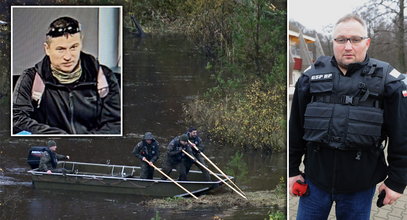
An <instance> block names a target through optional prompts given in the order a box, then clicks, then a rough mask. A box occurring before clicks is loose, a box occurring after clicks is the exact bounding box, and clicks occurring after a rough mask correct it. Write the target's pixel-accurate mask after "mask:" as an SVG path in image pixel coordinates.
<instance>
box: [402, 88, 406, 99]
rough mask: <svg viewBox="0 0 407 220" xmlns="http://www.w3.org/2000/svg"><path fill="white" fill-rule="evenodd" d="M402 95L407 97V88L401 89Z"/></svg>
mask: <svg viewBox="0 0 407 220" xmlns="http://www.w3.org/2000/svg"><path fill="white" fill-rule="evenodd" d="M401 95H402V96H403V97H404V98H406V97H407V90H403V91H401Z"/></svg>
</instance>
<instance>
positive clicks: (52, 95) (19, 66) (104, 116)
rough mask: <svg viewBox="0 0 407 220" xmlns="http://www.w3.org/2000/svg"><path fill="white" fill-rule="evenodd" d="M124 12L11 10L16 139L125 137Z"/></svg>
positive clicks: (113, 9) (117, 9)
mask: <svg viewBox="0 0 407 220" xmlns="http://www.w3.org/2000/svg"><path fill="white" fill-rule="evenodd" d="M122 11H123V10H122V6H12V7H11V83H10V85H11V97H12V102H11V125H10V126H11V136H18V137H23V136H24V137H30V136H122V135H123V91H122V85H123V83H122V81H123V77H122V76H123V73H122V71H123V65H122V57H123V49H122V47H123V46H122V45H123V18H122V15H123V13H122Z"/></svg>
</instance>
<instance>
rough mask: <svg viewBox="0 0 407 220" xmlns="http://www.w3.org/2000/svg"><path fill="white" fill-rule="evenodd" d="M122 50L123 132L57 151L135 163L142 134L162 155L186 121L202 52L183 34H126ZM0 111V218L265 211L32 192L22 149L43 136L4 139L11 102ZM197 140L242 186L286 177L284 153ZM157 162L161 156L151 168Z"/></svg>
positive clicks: (205, 82)
mask: <svg viewBox="0 0 407 220" xmlns="http://www.w3.org/2000/svg"><path fill="white" fill-rule="evenodd" d="M124 49H125V50H124V65H125V66H124V75H123V90H124V94H123V95H124V108H123V109H124V136H123V137H109V138H102V137H95V138H88V137H86V138H55V140H56V142H57V143H58V146H59V147H58V152H59V153H61V154H65V155H70V157H71V159H72V160H74V161H80V162H92V163H106V161H108V160H109V161H110V163H111V164H125V165H139V161H138V160H136V159H135V157H134V156H133V155H131V151H132V150H133V147H134V145H135V144H136V143H137V142H138V141H139V140H140V138H141V136H142V135H143V134H144V132H145V131H152V132H153V134H154V135H155V136H156V137H157V140H158V141H159V142H160V143H161V146H162V149H161V150H162V152H164V153H165V149H164V147H165V146H166V145H167V144H168V142H169V141H170V140H171V139H172V138H173V137H175V136H176V135H180V134H181V133H183V132H185V130H186V129H187V128H188V127H189V126H191V125H189V124H188V122H187V121H186V120H185V119H184V118H183V117H182V106H183V105H184V104H185V103H187V102H188V101H190V100H191V99H194V98H195V97H197V96H198V95H200V94H202V93H203V92H204V91H205V89H206V88H208V87H210V86H211V83H212V81H211V80H210V77H209V76H210V72H208V71H207V70H205V65H206V63H207V61H206V60H205V57H203V56H201V55H199V54H197V53H196V52H195V51H194V50H193V45H191V44H190V43H188V42H187V41H186V39H185V38H184V37H182V36H161V37H158V36H154V37H151V36H150V37H147V38H142V39H140V38H132V37H131V36H127V37H125V39H124ZM3 65H4V64H3ZM0 110H1V112H5V113H6V114H3V118H2V119H1V125H0V137H1V140H2V141H1V142H0V213H1V214H0V219H45V218H47V219H48V218H50V219H57V218H60V219H151V218H152V217H154V216H155V215H156V212H157V211H159V215H160V217H162V218H163V219H209V218H212V217H213V216H215V215H219V216H232V217H230V219H233V215H234V214H233V213H238V214H237V215H239V218H244V219H259V218H260V219H263V218H264V217H265V215H266V214H267V211H269V210H265V209H264V208H259V209H253V210H243V211H242V210H240V211H239V212H237V211H238V210H233V209H229V210H217V209H200V210H191V211H178V212H175V213H174V210H157V209H154V208H153V207H151V208H146V207H142V206H140V205H139V204H138V203H139V202H140V201H143V200H147V199H151V198H148V197H140V196H134V195H131V196H130V195H115V194H103V193H89V192H72V191H69V192H68V191H55V190H52V191H51V190H33V189H32V187H31V184H30V182H31V177H30V176H29V175H28V173H27V172H26V171H27V170H28V169H29V167H28V165H27V164H26V157H27V154H28V148H29V146H35V145H37V146H38V145H44V144H45V141H46V140H45V139H44V138H15V137H13V138H10V136H9V134H10V132H9V123H10V121H9V118H10V115H9V111H10V107H9V105H1V106H0ZM4 115H5V116H4ZM201 137H202V138H203V139H204V142H205V144H206V151H205V154H206V155H207V156H208V157H210V158H211V160H212V161H213V162H215V164H217V165H218V166H219V167H220V168H222V169H225V168H226V167H228V166H229V167H230V168H231V169H236V172H237V173H236V175H237V176H238V177H239V178H238V179H237V184H238V185H239V187H240V188H241V189H243V190H245V191H256V190H267V189H273V188H274V187H275V185H276V184H277V183H278V182H279V179H280V177H282V176H284V177H285V176H286V168H285V167H286V156H285V154H274V155H271V154H264V153H261V152H243V153H242V154H241V157H240V156H236V155H235V153H236V150H235V149H233V148H230V147H228V146H221V145H218V144H214V143H210V142H209V140H208V138H207V137H206V134H205V133H201ZM164 153H163V154H162V155H164ZM162 161H163V156H162V157H161V158H160V160H159V161H158V162H157V165H158V166H161V163H162ZM194 168H195V167H193V169H194ZM195 169H196V168H195ZM239 170H240V171H239ZM242 171H244V172H242ZM245 216H246V217H245Z"/></svg>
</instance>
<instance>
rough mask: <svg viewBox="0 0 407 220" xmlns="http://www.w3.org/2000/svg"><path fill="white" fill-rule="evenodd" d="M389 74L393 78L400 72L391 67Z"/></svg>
mask: <svg viewBox="0 0 407 220" xmlns="http://www.w3.org/2000/svg"><path fill="white" fill-rule="evenodd" d="M389 74H390V75H391V76H393V77H394V78H399V76H400V74H401V73H400V72H399V71H397V70H396V69H393V70H392V71H391V72H390V73H389Z"/></svg>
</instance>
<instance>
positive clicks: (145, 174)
mask: <svg viewBox="0 0 407 220" xmlns="http://www.w3.org/2000/svg"><path fill="white" fill-rule="evenodd" d="M148 133H149V132H148ZM150 135H151V133H150ZM150 135H148V134H147V133H146V135H144V137H143V140H142V141H140V142H138V143H137V145H136V146H135V147H134V149H133V154H134V156H136V157H137V158H139V159H140V160H142V159H143V157H145V158H146V159H147V160H148V161H150V162H152V163H154V162H156V161H157V160H158V158H159V156H160V145H159V143H158V141H156V140H155V139H154V137H153V136H152V135H151V136H150ZM146 139H150V140H152V142H151V144H148V143H147V142H146ZM153 176H154V168H153V167H151V166H150V165H148V164H147V163H146V162H144V161H142V162H141V174H140V178H141V179H152V178H153Z"/></svg>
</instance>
